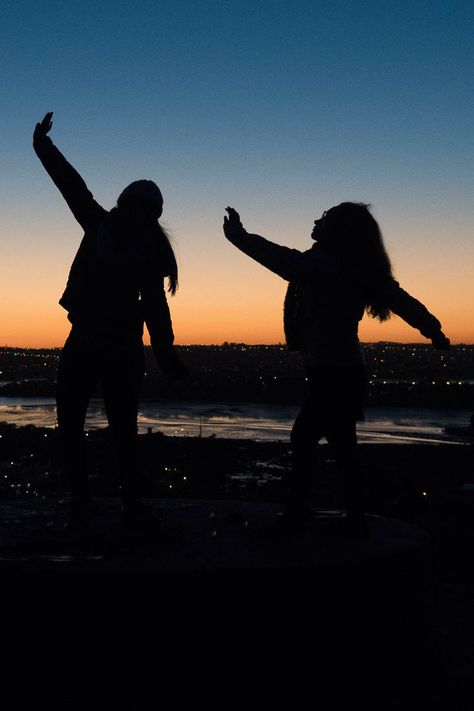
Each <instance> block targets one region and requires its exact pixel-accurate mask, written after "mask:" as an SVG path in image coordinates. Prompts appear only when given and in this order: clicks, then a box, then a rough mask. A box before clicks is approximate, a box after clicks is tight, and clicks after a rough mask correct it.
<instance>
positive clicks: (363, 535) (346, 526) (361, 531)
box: [342, 513, 369, 540]
mask: <svg viewBox="0 0 474 711" xmlns="http://www.w3.org/2000/svg"><path fill="white" fill-rule="evenodd" d="M342 529H343V533H344V535H345V536H347V538H352V539H355V540H365V539H367V538H368V537H369V522H368V520H367V516H366V515H365V514H363V513H362V514H360V513H358V514H350V513H348V514H346V516H345V517H344V518H343V519H342Z"/></svg>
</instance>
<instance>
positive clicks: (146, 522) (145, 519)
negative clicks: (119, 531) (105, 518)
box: [120, 501, 164, 534]
mask: <svg viewBox="0 0 474 711" xmlns="http://www.w3.org/2000/svg"><path fill="white" fill-rule="evenodd" d="M120 523H121V525H122V527H123V529H124V530H125V531H126V532H127V533H149V534H157V533H162V532H163V529H164V524H163V519H162V518H161V516H160V515H159V513H158V512H157V511H156V510H155V509H153V508H152V507H150V506H146V505H145V504H143V503H142V502H141V501H140V502H134V503H133V504H128V505H127V504H124V507H123V511H122V513H121V514H120Z"/></svg>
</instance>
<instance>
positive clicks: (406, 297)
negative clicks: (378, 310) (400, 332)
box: [384, 279, 450, 350]
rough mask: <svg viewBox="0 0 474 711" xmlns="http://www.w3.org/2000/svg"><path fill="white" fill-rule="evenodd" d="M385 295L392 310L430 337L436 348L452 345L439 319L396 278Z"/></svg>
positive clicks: (423, 334)
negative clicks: (402, 286) (405, 289)
mask: <svg viewBox="0 0 474 711" xmlns="http://www.w3.org/2000/svg"><path fill="white" fill-rule="evenodd" d="M384 297H385V299H386V301H387V306H388V307H389V308H390V310H391V311H393V313H395V314H397V316H400V317H401V318H402V319H403V320H404V321H406V323H408V324H409V325H410V326H412V327H413V328H416V329H418V331H419V332H420V333H421V335H422V336H424V337H425V338H429V339H430V340H431V342H432V343H433V346H434V347H435V348H437V349H439V350H444V349H448V348H449V347H450V342H449V339H448V338H447V337H446V336H445V335H444V333H443V331H442V330H441V324H440V322H439V321H438V319H437V318H436V317H435V316H433V314H431V313H430V312H429V311H428V309H427V308H426V307H425V306H423V304H422V303H421V302H420V301H418V300H417V299H415V298H414V297H413V296H411V295H410V294H408V292H406V291H404V290H403V289H402V288H401V287H400V285H399V283H398V282H397V281H395V279H393V280H391V281H390V283H389V285H388V287H387V291H386V293H385V295H384Z"/></svg>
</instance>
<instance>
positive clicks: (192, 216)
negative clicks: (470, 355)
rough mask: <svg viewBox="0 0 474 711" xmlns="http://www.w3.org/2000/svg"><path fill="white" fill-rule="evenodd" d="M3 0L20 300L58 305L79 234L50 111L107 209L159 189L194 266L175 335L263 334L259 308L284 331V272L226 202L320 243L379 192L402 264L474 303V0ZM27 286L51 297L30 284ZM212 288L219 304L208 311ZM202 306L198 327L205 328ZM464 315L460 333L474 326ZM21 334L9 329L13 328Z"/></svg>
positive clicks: (178, 307)
mask: <svg viewBox="0 0 474 711" xmlns="http://www.w3.org/2000/svg"><path fill="white" fill-rule="evenodd" d="M2 8H3V9H2V13H1V17H0V19H1V26H2V32H1V37H2V41H1V47H0V49H1V56H2V97H3V109H2V119H3V120H2V138H1V143H2V161H1V168H0V171H1V172H2V173H3V175H2V176H1V177H2V189H1V195H0V199H1V211H2V217H1V222H2V253H3V259H2V262H3V267H2V268H0V269H1V271H2V274H0V276H1V277H2V282H3V284H4V286H3V289H4V293H3V297H2V301H3V304H4V306H3V308H4V309H7V312H6V314H7V316H8V315H10V316H9V317H11V318H14V319H16V321H17V322H19V321H23V322H24V325H25V323H26V322H30V320H31V319H33V320H35V321H41V320H44V319H45V318H46V320H47V317H46V314H47V312H48V308H51V310H52V311H54V310H55V309H56V302H57V298H58V296H59V293H60V291H61V289H62V287H63V283H64V279H65V276H66V274H67V269H68V266H69V262H70V259H71V258H72V256H73V254H74V250H75V248H76V247H77V241H78V239H79V238H80V232H79V231H78V229H77V228H76V226H75V224H74V222H73V221H72V218H70V216H69V214H68V213H67V209H66V208H65V207H64V206H63V204H62V203H61V199H60V198H59V197H58V196H57V194H56V193H55V191H54V188H53V187H51V185H50V184H49V182H48V178H47V176H46V175H44V174H43V172H42V168H41V166H40V164H39V163H38V161H37V159H36V158H35V156H34V154H33V152H32V150H31V133H32V129H33V127H34V124H35V122H36V121H37V120H39V119H40V118H41V117H42V116H43V114H44V113H45V112H46V111H54V127H53V131H52V134H51V135H52V138H53V140H55V142H56V143H57V145H58V146H59V147H60V148H61V150H63V152H64V153H65V154H66V156H67V157H68V158H69V159H70V160H71V162H72V163H73V164H74V165H75V166H76V167H77V168H78V169H79V170H80V172H81V173H82V174H83V176H84V178H85V179H86V181H87V183H88V184H89V186H90V188H91V189H92V191H93V192H94V194H95V196H96V197H97V198H98V199H99V200H100V201H101V202H102V203H103V204H104V206H106V207H111V206H112V205H113V203H114V200H115V198H116V196H117V194H118V193H119V192H120V190H121V189H122V188H123V187H124V185H126V184H127V183H128V182H130V181H131V180H133V179H136V178H139V177H147V178H152V179H154V180H156V182H157V183H158V184H159V185H160V187H161V188H162V191H163V193H164V196H165V212H164V221H165V223H166V224H168V226H169V227H170V229H171V232H172V235H173V237H174V239H175V244H176V246H177V252H178V257H179V259H180V264H181V270H182V278H181V282H182V290H181V293H180V295H179V296H178V297H177V298H176V301H175V302H173V309H174V314H175V322H176V326H177V328H176V331H177V336H178V340H180V341H181V342H187V341H198V340H200V339H199V333H201V334H202V340H203V341H207V342H209V341H213V340H214V341H216V342H220V341H222V340H224V338H221V335H220V334H221V332H222V333H224V331H225V330H226V329H227V331H228V337H227V340H251V339H252V336H251V335H249V334H250V332H249V331H248V328H247V325H248V322H249V317H250V315H251V317H252V318H253V319H255V318H257V321H256V322H255V323H256V325H255V328H254V330H255V329H257V330H256V333H257V332H258V335H260V334H261V335H262V337H261V338H260V337H257V336H255V338H254V340H257V341H268V340H272V339H273V340H278V339H279V333H280V332H281V327H280V316H281V304H280V303H279V300H280V297H281V295H282V293H283V289H284V284H283V283H282V282H281V281H279V280H278V279H277V278H276V277H273V276H272V275H270V274H267V273H265V272H263V270H261V268H259V267H258V266H256V265H254V264H252V263H250V262H247V260H246V258H245V257H243V256H242V255H240V254H239V253H237V252H236V251H235V250H234V249H233V248H232V247H231V246H230V245H228V244H227V243H226V242H224V240H223V238H222V232H221V222H222V213H223V208H224V207H225V205H227V204H232V205H234V206H235V207H236V208H238V209H240V211H241V214H242V217H243V218H244V222H245V224H246V226H247V227H248V228H249V229H250V230H251V231H257V232H260V233H262V234H264V235H265V236H267V237H269V238H272V239H275V240H276V241H279V242H282V243H283V242H284V243H287V244H290V245H291V246H295V247H298V248H306V247H307V246H309V242H308V235H309V233H310V231H311V225H312V221H313V219H314V217H316V216H317V215H319V213H320V212H321V211H322V210H324V209H326V208H328V207H330V206H331V205H332V204H335V203H338V202H341V201H342V200H347V199H349V200H351V199H353V200H364V201H367V202H370V203H372V204H373V211H374V214H375V216H376V217H377V219H379V220H380V223H381V226H382V228H383V230H384V234H385V237H386V242H387V246H388V248H389V251H390V253H391V255H392V258H393V261H394V264H395V269H396V273H397V276H398V277H399V278H400V281H401V282H402V283H403V284H404V285H405V286H406V287H407V288H409V289H410V290H411V291H413V293H415V295H417V296H418V297H419V298H421V299H422V300H426V301H427V305H428V306H430V308H432V309H433V311H434V312H435V313H436V314H437V315H438V316H439V317H440V318H441V319H442V320H443V319H444V320H446V319H448V322H449V323H451V324H453V326H452V328H453V329H454V328H455V327H456V328H459V324H460V323H461V322H462V321H463V320H464V321H466V320H467V319H468V311H466V308H467V305H466V302H467V303H468V304H472V302H473V296H474V287H473V286H472V283H474V267H473V264H474V250H473V247H472V233H473V229H472V228H473V220H472V189H473V177H472V176H473V158H474V142H473V137H472V126H473V125H474V101H473V88H474V51H473V37H474V5H473V4H472V3H471V2H458V1H456V0H452V1H451V2H444V1H440V2H437V1H436V0H433V1H431V2H425V1H419V0H415V1H413V2H405V1H404V0H403V1H401V2H383V1H377V2H367V1H366V2H361V1H355V2H344V1H340V0H333V1H332V2H318V1H317V0H316V1H314V0H313V2H305V1H300V2H294V3H292V2H288V1H287V2H268V1H263V2H260V3H255V2H248V1H247V0H245V1H239V2H217V1H215V2H202V1H200V0H197V1H195V2H192V1H179V0H173V1H172V2H171V1H168V0H166V1H165V2H160V1H153V2H151V1H150V2H146V1H144V0H137V1H136V2H119V1H114V2H93V1H90V2H89V1H80V2H79V1H76V2H75V1H74V0H72V1H71V2H68V3H64V2H56V1H48V2H47V3H45V2H22V1H21V0H18V1H16V2H4V3H3V4H2ZM249 284H251V285H252V291H253V292H254V293H250V290H249V288H248V286H249ZM455 286H456V288H454V287H455ZM0 289H2V287H1V286H0ZM31 289H33V290H34V291H35V292H36V293H37V294H38V309H39V311H38V312H37V313H36V312H35V311H34V310H33V311H32V310H31V306H30V305H27V304H26V301H25V293H26V292H28V291H29V290H31ZM466 290H467V291H466ZM216 294H218V296H216ZM461 294H462V296H461ZM0 296H2V294H0ZM216 299H217V301H219V303H220V304H221V311H219V309H215V310H214V312H212V308H213V303H214V302H215V301H216ZM30 301H31V300H30ZM47 304H50V306H49V307H48V306H47ZM224 305H225V308H224ZM469 313H470V312H469ZM35 314H36V315H35ZM213 314H214V316H213ZM48 318H49V317H48ZM213 319H215V323H214V324H212V323H211V322H212V321H213ZM258 319H260V320H258ZM6 320H8V318H7V319H6ZM198 322H200V324H201V326H200V328H201V331H199V329H198V327H197V326H196V329H195V330H193V329H191V327H190V324H191V323H193V324H195V325H196V324H197V323H198ZM47 323H48V325H47V328H50V329H51V337H50V339H49V341H50V342H51V343H52V342H53V341H54V342H56V341H59V342H60V340H61V337H62V334H61V335H60V336H59V337H57V336H56V335H55V334H56V333H57V329H58V328H60V329H61V328H63V324H64V315H63V314H62V313H61V312H60V310H57V311H54V318H53V320H52V321H51V323H50V322H49V321H47ZM470 323H471V324H472V318H471V319H470ZM58 324H61V325H60V326H59V325H58ZM455 324H457V325H456V326H455ZM211 326H213V327H214V326H215V329H214V330H212V328H211ZM64 328H65V325H64ZM246 328H247V330H246ZM470 328H471V331H470V333H471V336H470V337H468V338H463V340H471V341H473V340H474V332H473V331H472V326H470ZM0 329H1V326H0ZM190 329H191V330H190ZM268 329H270V330H268ZM272 329H273V330H272ZM275 329H276V330H275ZM278 329H280V331H278ZM447 330H449V329H447ZM30 331H31V329H30ZM277 331H278V332H277ZM18 333H19V334H20V331H18ZM24 333H25V335H24V336H23V335H19V336H18V338H19V339H20V341H21V342H22V343H26V342H27V334H26V331H25V332H24ZM35 333H37V334H38V335H35V336H34V338H36V340H37V341H38V338H40V335H39V334H40V331H39V330H38V331H37V332H36V331H35ZM41 333H44V328H43V331H42V332H41ZM387 333H388V332H386V331H382V330H381V331H380V338H386V337H388V335H387ZM403 333H405V332H403ZM407 333H408V332H407ZM410 333H411V335H412V337H413V338H412V340H414V338H415V337H417V336H418V334H417V333H416V332H412V331H410ZM212 334H215V335H212ZM218 334H219V335H218ZM272 334H273V335H272ZM402 336H403V334H402ZM460 337H461V336H459V338H460ZM12 338H13V336H10V332H9V331H8V332H6V335H5V337H4V338H2V333H1V332H0V344H2V343H3V342H4V341H5V340H7V341H10V342H11V339H12ZM40 340H41V339H40ZM47 340H48V339H46V341H47ZM38 342H39V341H38ZM18 345H21V343H20V342H19V343H18Z"/></svg>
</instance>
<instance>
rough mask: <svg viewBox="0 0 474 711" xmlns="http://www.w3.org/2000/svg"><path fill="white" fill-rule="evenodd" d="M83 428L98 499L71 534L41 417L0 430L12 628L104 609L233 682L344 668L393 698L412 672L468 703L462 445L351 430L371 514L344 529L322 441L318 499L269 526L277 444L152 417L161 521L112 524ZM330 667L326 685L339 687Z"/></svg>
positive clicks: (151, 492) (468, 465) (470, 629)
mask: <svg viewBox="0 0 474 711" xmlns="http://www.w3.org/2000/svg"><path fill="white" fill-rule="evenodd" d="M45 434H47V435H48V436H47V437H46V438H45V437H44V435H45ZM90 439H91V441H90V447H89V450H90V456H89V466H90V477H91V481H92V484H93V488H94V493H95V496H96V500H97V502H98V504H99V511H98V514H97V516H96V517H95V518H94V520H93V522H92V525H91V530H90V532H89V534H88V535H87V536H84V537H77V536H74V535H71V534H69V533H68V532H67V530H66V529H65V527H64V524H65V522H66V513H67V492H66V491H64V489H63V487H62V483H61V480H60V478H59V474H58V471H57V465H56V464H55V461H56V460H55V445H54V433H52V431H51V430H45V431H42V430H35V429H34V428H24V431H22V430H21V429H16V430H15V429H13V430H12V429H10V430H9V431H7V430H3V437H2V440H1V442H2V448H3V449H1V450H0V451H1V452H2V455H3V456H2V466H3V469H2V477H3V497H2V498H0V514H1V520H2V524H1V539H0V574H1V579H2V592H3V598H2V599H3V605H4V608H3V609H4V613H6V612H8V611H12V612H11V614H10V615H4V617H5V618H6V619H10V620H11V621H12V622H13V623H14V628H15V629H16V632H18V625H19V624H20V623H21V621H23V620H27V624H28V626H31V625H32V624H33V620H34V621H35V625H37V624H38V621H42V622H44V624H45V629H46V632H45V634H50V633H51V629H52V628H51V624H50V622H51V620H53V619H55V620H56V622H57V626H56V632H57V633H58V634H59V633H60V631H63V632H64V634H65V636H66V638H68V636H69V640H70V637H71V634H72V633H71V629H72V628H74V627H75V626H76V625H79V626H80V627H83V629H87V630H89V632H88V634H92V635H93V637H94V638H95V636H96V635H97V629H98V628H99V629H102V628H104V629H105V628H106V627H107V625H111V626H112V628H114V629H115V628H118V629H120V630H121V631H122V632H124V630H125V629H127V630H128V634H130V635H131V636H132V637H133V636H134V635H135V634H138V632H140V634H148V635H151V639H152V640H153V642H154V643H156V644H157V645H158V647H159V648H160V649H161V651H163V650H167V652H169V653H170V654H171V656H173V658H174V659H175V660H176V664H179V663H181V662H182V663H186V664H189V662H190V659H191V660H192V664H193V665H194V666H200V665H201V664H204V666H206V667H208V671H212V669H213V668H215V669H216V670H217V668H218V667H220V666H222V664H223V663H224V660H226V662H228V663H226V664H225V665H224V666H226V671H227V673H228V674H230V675H231V677H232V675H233V674H235V673H237V668H240V666H242V667H243V668H245V674H244V677H245V678H240V681H239V685H240V686H242V685H243V686H244V687H245V685H246V683H247V682H249V680H250V678H251V677H252V674H256V675H257V677H258V684H260V685H263V686H265V685H266V684H267V686H266V690H267V692H269V690H270V689H272V690H273V691H276V689H277V688H279V686H278V685H279V684H280V683H281V684H283V682H284V681H285V682H288V681H289V680H291V681H292V683H296V685H297V686H298V688H299V689H300V690H302V689H303V688H304V687H305V685H306V684H309V685H310V686H312V688H313V691H314V687H318V688H320V686H321V685H322V684H323V682H328V680H329V679H332V678H336V677H337V678H338V679H339V680H340V679H341V678H344V679H346V680H347V679H348V678H349V676H351V675H352V673H354V675H355V677H356V678H357V680H358V681H357V684H358V685H359V686H360V689H359V691H360V693H361V694H362V695H363V697H364V698H368V692H369V691H370V690H372V691H373V690H374V688H375V683H376V680H380V681H381V682H383V683H384V684H385V689H386V690H387V689H390V697H391V698H396V697H397V694H398V693H399V694H400V695H401V697H402V698H403V699H405V701H406V700H407V697H406V694H407V693H408V692H407V689H408V687H410V688H414V687H416V688H417V690H418V692H419V693H420V694H421V695H422V697H423V698H424V699H425V701H428V700H430V701H432V700H437V699H439V698H440V696H441V695H445V696H446V699H445V703H448V704H449V706H450V708H469V706H464V705H463V704H462V702H461V692H462V691H463V690H464V689H467V688H469V687H470V683H471V681H472V669H473V662H474V653H473V651H474V650H473V643H472V640H473V639H474V607H473V590H474V569H473V566H472V553H473V547H474V524H473V515H472V514H473V509H474V467H473V448H472V447H471V446H450V445H446V446H430V445H423V446H413V447H411V446H394V445H389V446H365V447H361V457H362V462H363V466H364V470H365V473H366V483H367V506H368V511H370V513H371V516H370V519H369V536H368V537H367V538H359V539H358V538H354V537H352V536H351V535H348V533H347V531H345V529H344V526H343V523H344V522H343V519H342V516H341V514H340V513H338V510H339V509H340V499H339V489H338V483H337V476H336V472H335V470H334V465H333V462H331V459H330V453H329V452H328V457H327V460H328V461H327V462H326V465H325V466H324V469H322V470H321V474H320V476H319V477H318V480H317V481H316V482H315V488H314V498H313V504H314V506H315V508H316V509H317V510H318V511H319V514H318V516H317V517H316V518H315V521H314V522H312V523H310V524H308V525H307V526H306V527H304V529H303V530H302V531H299V532H296V533H292V534H287V533H285V534H283V535H282V534H281V533H279V529H278V522H279V521H280V519H281V517H280V515H279V514H280V512H281V510H282V505H281V502H282V499H283V486H282V476H283V475H284V474H285V472H287V471H288V467H289V450H288V445H287V444H286V443H258V442H248V441H245V442H243V441H236V440H227V441H226V440H219V439H212V438H205V439H204V438H203V439H199V438H168V437H163V436H162V435H159V434H155V435H144V436H143V437H142V438H141V453H142V459H143V464H144V472H145V476H144V482H143V485H144V490H145V492H146V494H147V498H148V501H149V503H150V504H151V505H152V506H154V508H155V509H156V510H158V511H159V513H160V516H161V518H162V520H163V522H164V529H163V530H162V531H158V530H156V531H148V532H142V533H130V532H127V531H124V530H123V528H122V527H121V526H120V523H119V512H120V500H119V498H118V496H117V494H118V491H117V485H116V481H115V478H114V470H113V466H112V465H111V461H112V459H111V456H110V452H109V451H108V449H107V442H106V433H104V432H101V433H95V434H94V433H91V435H90ZM32 454H33V457H32V456H31V455H32ZM32 462H34V464H33V463H32ZM28 485H29V486H28ZM17 492H18V493H17ZM112 610H113V612H112ZM91 621H93V623H92V627H93V629H92V630H91ZM48 630H49V631H48ZM74 634H79V635H80V634H81V630H78V629H76V630H75V632H74ZM106 637H107V640H109V641H110V640H111V639H112V638H113V633H111V632H108V633H107V635H106ZM183 655H184V656H183ZM168 656H169V655H168ZM213 665H214V666H213ZM236 665H237V666H236ZM230 670H232V673H231V671H230ZM257 670H258V671H257ZM268 674H270V676H271V680H270V679H269V678H268V676H267V675H268ZM254 681H255V679H254ZM231 682H232V684H234V685H235V682H236V679H235V678H232V680H231ZM229 683H230V682H229ZM328 683H329V682H328ZM333 684H334V685H333V686H332V689H333V693H334V694H336V696H337V694H338V693H340V692H342V691H343V690H344V689H345V690H347V688H346V686H344V685H342V686H340V685H338V683H337V682H336V681H333ZM335 698H336V697H335ZM294 701H295V699H294V698H293V702H294ZM224 705H227V704H224ZM386 705H387V704H385V703H382V706H386Z"/></svg>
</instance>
